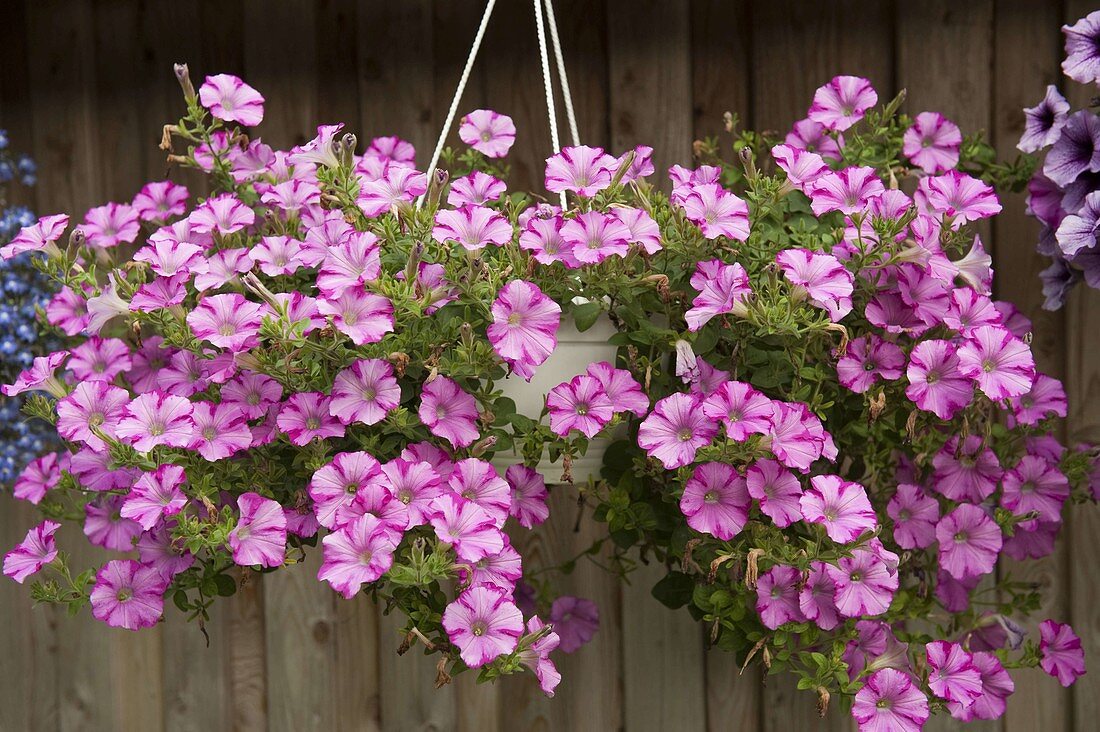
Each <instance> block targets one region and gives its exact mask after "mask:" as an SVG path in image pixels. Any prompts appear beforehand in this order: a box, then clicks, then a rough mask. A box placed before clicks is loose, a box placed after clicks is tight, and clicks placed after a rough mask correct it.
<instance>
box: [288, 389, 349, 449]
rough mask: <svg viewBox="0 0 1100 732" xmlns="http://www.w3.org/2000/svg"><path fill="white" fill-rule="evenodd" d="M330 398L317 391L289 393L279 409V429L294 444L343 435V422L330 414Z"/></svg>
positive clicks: (303, 444) (304, 443)
mask: <svg viewBox="0 0 1100 732" xmlns="http://www.w3.org/2000/svg"><path fill="white" fill-rule="evenodd" d="M330 408H331V401H330V400H329V398H328V397H327V396H325V395H324V394H322V393H321V392H317V391H303V392H299V393H297V394H292V395H291V397H290V398H289V399H287V400H286V403H285V404H283V406H282V407H281V408H280V409H279V416H278V417H277V419H276V424H278V426H279V429H280V430H281V431H282V432H283V434H285V435H286V436H287V439H289V440H290V441H291V442H292V443H293V444H295V445H298V446H299V447H304V446H305V445H308V444H309V443H310V442H311V441H312V440H314V439H315V438H320V439H322V440H323V439H327V438H329V437H343V436H344V425H343V423H342V422H340V420H338V419H336V418H335V417H333V416H332V415H331V414H329V410H330Z"/></svg>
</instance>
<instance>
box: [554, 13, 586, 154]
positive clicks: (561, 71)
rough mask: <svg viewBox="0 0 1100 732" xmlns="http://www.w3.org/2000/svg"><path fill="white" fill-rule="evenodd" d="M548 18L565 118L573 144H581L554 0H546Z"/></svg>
mask: <svg viewBox="0 0 1100 732" xmlns="http://www.w3.org/2000/svg"><path fill="white" fill-rule="evenodd" d="M546 20H547V24H548V25H549V26H550V41H551V43H553V44H554V56H555V58H556V59H557V62H558V78H559V79H561V93H562V96H564V97H565V118H566V120H568V122H569V134H570V136H572V138H573V144H574V145H576V146H578V147H579V146H580V144H581V136H580V133H579V132H578V131H577V116H576V115H575V114H574V113H573V94H572V92H570V91H569V76H568V75H567V74H566V73H565V57H564V56H562V52H561V40H559V38H558V21H557V19H556V18H555V17H554V0H546Z"/></svg>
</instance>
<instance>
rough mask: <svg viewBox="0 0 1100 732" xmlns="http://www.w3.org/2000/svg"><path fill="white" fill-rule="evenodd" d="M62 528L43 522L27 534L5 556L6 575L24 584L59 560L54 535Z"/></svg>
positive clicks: (56, 524) (54, 523)
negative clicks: (33, 575)
mask: <svg viewBox="0 0 1100 732" xmlns="http://www.w3.org/2000/svg"><path fill="white" fill-rule="evenodd" d="M59 528H61V524H59V523H57V522H56V521H43V522H42V523H40V524H38V526H35V527H34V528H33V529H31V530H30V531H28V532H27V535H26V537H24V538H23V541H21V542H20V543H19V545H18V546H16V547H15V548H14V549H12V550H11V551H10V552H8V553H7V554H5V555H4V575H5V576H6V577H11V578H12V579H13V580H15V581H16V582H18V583H19V584H23V582H25V581H26V579H27V577H30V576H31V575H32V574H37V573H38V572H39V571H40V570H41V569H42V568H43V567H45V566H46V565H47V564H49V563H50V562H52V561H53V560H54V559H56V558H57V543H56V541H55V540H54V536H53V535H54V534H55V533H57V530H58V529H59Z"/></svg>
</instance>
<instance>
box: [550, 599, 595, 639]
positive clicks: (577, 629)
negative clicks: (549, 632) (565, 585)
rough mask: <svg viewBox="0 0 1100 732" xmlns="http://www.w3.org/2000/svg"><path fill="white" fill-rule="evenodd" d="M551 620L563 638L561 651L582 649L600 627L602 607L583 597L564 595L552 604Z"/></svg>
mask: <svg viewBox="0 0 1100 732" xmlns="http://www.w3.org/2000/svg"><path fill="white" fill-rule="evenodd" d="M550 622H551V623H552V624H553V625H554V630H555V631H557V633H558V636H560V638H561V644H560V646H559V647H560V648H561V652H562V653H573V652H575V651H578V650H580V649H581V647H582V646H584V645H585V644H586V643H588V642H589V641H590V640H592V638H593V637H594V636H595V635H596V631H597V630H599V628H600V609H599V608H598V607H597V606H596V603H594V602H592V601H591V600H586V599H584V598H583V597H574V596H573V595H562V596H561V597H559V598H557V599H556V600H554V602H553V604H551V605H550Z"/></svg>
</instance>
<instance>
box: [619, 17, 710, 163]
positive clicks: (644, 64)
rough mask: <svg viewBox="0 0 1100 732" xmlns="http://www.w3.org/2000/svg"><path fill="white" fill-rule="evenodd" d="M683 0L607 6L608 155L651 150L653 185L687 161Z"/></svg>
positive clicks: (687, 28)
mask: <svg viewBox="0 0 1100 732" xmlns="http://www.w3.org/2000/svg"><path fill="white" fill-rule="evenodd" d="M689 11H690V8H689V6H688V3H687V0H670V1H669V2H654V1H653V0H645V1H644V2H631V1H628V0H610V1H609V2H608V5H607V29H608V59H609V75H610V92H609V93H610V102H609V104H610V114H611V147H612V152H613V153H615V154H620V153H621V152H622V151H624V150H627V149H629V148H632V147H633V146H635V145H650V146H652V147H653V151H654V152H653V165H654V167H655V168H656V171H657V176H656V180H657V181H660V183H661V184H662V185H665V184H667V176H666V175H665V171H666V170H667V169H668V168H669V166H671V165H673V164H675V163H680V164H682V165H688V164H690V162H691V135H692V119H691V116H692V115H691V91H692V86H691V52H690V48H689V46H690V43H691V15H690V12H689Z"/></svg>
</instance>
